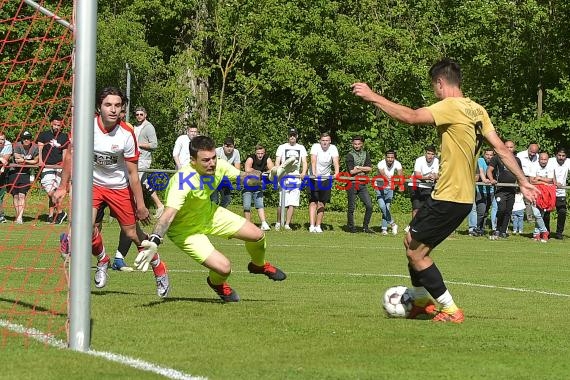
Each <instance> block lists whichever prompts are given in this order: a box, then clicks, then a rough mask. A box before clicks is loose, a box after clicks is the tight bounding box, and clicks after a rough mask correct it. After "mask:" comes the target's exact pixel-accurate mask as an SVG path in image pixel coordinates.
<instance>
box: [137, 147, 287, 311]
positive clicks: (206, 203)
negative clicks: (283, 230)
mask: <svg viewBox="0 0 570 380" xmlns="http://www.w3.org/2000/svg"><path fill="white" fill-rule="evenodd" d="M294 161H295V160H294V159H293V160H287V161H286V162H285V164H284V165H282V166H281V167H275V168H274V169H272V173H271V176H270V178H273V184H274V186H276V181H279V180H280V179H281V177H282V176H283V175H284V174H286V173H288V172H291V171H293V170H294V168H295V167H296V162H294ZM261 174H262V173H260V172H259V171H257V170H252V171H251V172H247V173H246V172H240V170H239V169H237V168H235V167H234V166H233V165H231V164H229V163H228V162H227V161H224V160H217V158H216V145H215V143H214V140H212V139H211V138H210V137H207V136H197V137H194V138H193V139H192V141H191V142H190V163H189V164H187V165H185V166H183V167H182V168H180V170H178V172H177V173H175V174H174V176H172V177H171V179H170V182H169V185H168V188H167V189H166V194H167V195H166V208H165V210H164V213H163V214H162V215H161V217H160V218H159V220H158V221H157V223H156V225H155V227H154V231H153V233H152V234H151V235H150V237H149V239H148V240H147V241H145V242H144V245H145V246H146V247H147V249H146V250H145V251H143V252H141V253H139V255H138V256H137V258H136V260H135V265H136V266H137V268H138V269H141V270H143V271H144V270H145V267H147V266H148V263H149V260H150V259H151V258H152V256H153V254H154V252H156V250H157V247H158V245H159V244H160V243H161V242H162V237H163V236H164V235H165V234H168V237H169V238H170V240H172V242H173V243H174V244H175V245H176V246H177V247H178V248H180V249H181V250H182V251H183V252H184V253H186V254H187V255H188V256H190V257H192V258H193V259H194V260H195V261H197V262H198V263H200V264H201V265H203V266H205V267H206V268H208V269H209V270H210V273H209V275H208V277H207V279H206V281H207V283H208V285H209V286H210V287H211V288H212V289H213V290H214V291H215V292H216V293H217V294H218V296H219V297H220V298H221V299H222V300H223V301H224V302H237V301H239V296H238V294H237V292H236V291H235V290H233V289H232V288H231V287H230V286H229V285H228V283H227V281H226V280H227V279H228V277H229V276H230V273H231V265H230V261H229V260H228V258H227V257H226V256H224V255H223V254H222V253H221V252H219V251H218V250H216V249H215V248H214V246H213V245H212V243H210V240H209V239H208V237H207V235H214V236H220V237H225V238H236V239H240V240H243V241H245V248H246V250H247V252H248V253H249V255H250V257H251V262H250V263H249V265H248V267H247V268H248V270H249V272H250V273H255V274H263V275H265V276H267V277H268V278H270V279H271V280H274V281H283V280H285V278H286V277H287V276H286V275H285V273H283V272H282V271H281V270H280V269H278V268H276V267H275V266H273V265H271V264H270V263H269V262H267V261H266V260H265V234H264V232H263V231H262V230H261V229H259V227H257V226H256V225H255V224H253V223H251V222H249V221H247V220H246V219H245V218H243V217H242V216H239V215H237V214H234V213H233V212H231V211H229V210H227V209H226V208H223V207H219V206H218V205H216V204H214V203H213V202H212V201H211V200H210V195H211V194H212V192H213V191H214V190H215V189H216V188H217V187H218V185H219V184H220V183H221V182H226V183H231V184H232V185H235V184H236V181H239V183H241V184H242V186H252V185H259V183H260V181H261ZM227 181H229V182H227ZM246 183H247V185H246Z"/></svg>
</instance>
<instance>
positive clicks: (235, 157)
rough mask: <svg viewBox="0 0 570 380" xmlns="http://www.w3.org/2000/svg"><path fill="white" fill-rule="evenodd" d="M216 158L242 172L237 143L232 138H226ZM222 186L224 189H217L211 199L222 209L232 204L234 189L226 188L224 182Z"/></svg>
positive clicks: (217, 149) (217, 151)
mask: <svg viewBox="0 0 570 380" xmlns="http://www.w3.org/2000/svg"><path fill="white" fill-rule="evenodd" d="M216 157H217V158H218V160H224V161H227V162H228V163H229V164H230V165H232V166H234V167H235V168H236V169H238V170H241V157H240V155H239V150H237V149H236V148H235V142H234V139H233V138H232V137H226V139H225V140H224V145H223V146H219V147H217V148H216ZM221 185H222V187H220V188H218V189H216V191H214V192H213V193H212V197H211V199H212V202H214V203H215V204H219V205H220V206H222V207H228V206H229V204H230V203H232V189H230V188H228V187H226V186H225V183H224V182H222V183H221ZM220 194H221V200H220Z"/></svg>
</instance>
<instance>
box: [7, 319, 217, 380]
mask: <svg viewBox="0 0 570 380" xmlns="http://www.w3.org/2000/svg"><path fill="white" fill-rule="evenodd" d="M0 327H3V328H6V329H8V330H10V331H13V332H15V333H18V334H23V335H26V336H28V337H30V338H32V339H34V340H37V341H38V342H40V343H45V344H48V345H50V346H52V347H55V348H59V349H67V344H66V343H65V342H64V341H63V340H61V339H57V338H55V337H54V336H52V335H47V334H45V333H43V332H41V331H39V330H36V329H34V328H28V327H24V326H22V325H17V324H14V323H10V322H8V321H5V320H3V319H0ZM75 352H79V353H83V354H87V355H91V356H96V357H100V358H103V359H106V360H109V361H112V362H116V363H119V364H123V365H126V366H129V367H132V368H135V369H139V370H142V371H147V372H153V373H156V374H158V375H161V376H164V377H166V378H168V379H176V380H204V379H206V378H205V377H196V376H192V375H188V374H186V373H184V372H180V371H178V370H175V369H172V368H166V367H161V366H158V365H156V364H152V363H149V362H145V361H144V360H140V359H136V358H131V357H128V356H124V355H119V354H114V353H112V352H105V351H95V350H89V351H85V352H84V351H75Z"/></svg>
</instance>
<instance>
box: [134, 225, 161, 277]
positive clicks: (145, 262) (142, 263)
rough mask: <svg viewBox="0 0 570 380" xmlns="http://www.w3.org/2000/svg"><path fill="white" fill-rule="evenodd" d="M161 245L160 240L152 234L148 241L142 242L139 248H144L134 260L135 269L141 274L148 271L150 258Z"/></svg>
mask: <svg viewBox="0 0 570 380" xmlns="http://www.w3.org/2000/svg"><path fill="white" fill-rule="evenodd" d="M160 243H162V238H161V237H160V236H158V235H157V234H152V235H150V236H149V238H148V240H143V241H142V242H141V247H143V248H146V249H144V250H142V251H140V252H139V254H138V255H137V258H136V259H135V267H136V268H137V269H138V270H140V271H143V272H146V271H147V270H148V266H149V265H150V262H151V261H152V258H153V257H154V255H155V254H156V252H157V251H158V246H159V245H160Z"/></svg>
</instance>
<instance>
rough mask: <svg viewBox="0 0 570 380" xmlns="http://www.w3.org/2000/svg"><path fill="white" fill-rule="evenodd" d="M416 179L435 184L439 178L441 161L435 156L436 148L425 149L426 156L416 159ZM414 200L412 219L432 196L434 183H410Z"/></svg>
mask: <svg viewBox="0 0 570 380" xmlns="http://www.w3.org/2000/svg"><path fill="white" fill-rule="evenodd" d="M414 176H415V179H421V180H424V181H432V182H435V181H437V179H438V178H439V159H438V158H437V157H436V156H435V146H433V145H430V146H427V147H426V149H425V154H424V155H423V156H420V157H418V158H416V162H415V163H414ZM409 186H410V191H411V199H412V218H413V217H414V216H416V213H417V212H418V210H419V209H420V208H422V206H423V204H424V203H425V201H426V200H427V199H428V198H429V197H430V196H431V192H432V190H433V183H424V182H410V184H409Z"/></svg>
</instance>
